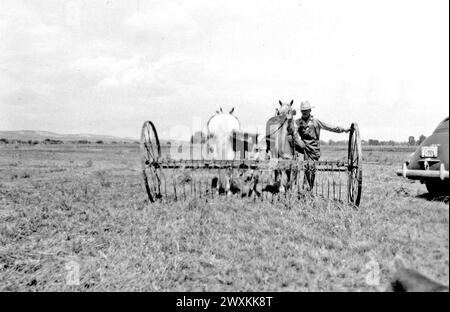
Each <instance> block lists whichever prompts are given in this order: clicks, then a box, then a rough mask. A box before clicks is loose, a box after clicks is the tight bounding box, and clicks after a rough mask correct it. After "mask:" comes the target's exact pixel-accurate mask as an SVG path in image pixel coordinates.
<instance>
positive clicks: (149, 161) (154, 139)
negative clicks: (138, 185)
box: [140, 121, 161, 202]
mask: <svg viewBox="0 0 450 312" xmlns="http://www.w3.org/2000/svg"><path fill="white" fill-rule="evenodd" d="M140 147H141V161H142V175H143V177H144V185H145V189H146V191H147V195H148V199H149V200H150V202H154V201H155V200H156V199H157V198H161V178H160V177H161V169H160V168H159V163H158V161H159V159H160V157H161V146H160V144H159V139H158V133H157V132H156V128H155V126H154V125H153V123H152V122H151V121H146V122H144V125H143V126H142V132H141V146H140Z"/></svg>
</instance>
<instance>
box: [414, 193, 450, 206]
mask: <svg viewBox="0 0 450 312" xmlns="http://www.w3.org/2000/svg"><path fill="white" fill-rule="evenodd" d="M416 198H421V199H425V200H428V201H439V202H443V203H445V204H448V202H449V195H442V194H430V193H423V194H420V195H417V196H416Z"/></svg>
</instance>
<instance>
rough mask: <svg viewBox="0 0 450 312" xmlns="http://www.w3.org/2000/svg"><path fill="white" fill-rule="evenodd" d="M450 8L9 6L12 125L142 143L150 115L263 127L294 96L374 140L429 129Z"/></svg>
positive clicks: (181, 134)
mask: <svg viewBox="0 0 450 312" xmlns="http://www.w3.org/2000/svg"><path fill="white" fill-rule="evenodd" d="M448 6H449V1H447V0H430V1H423V0H422V1H418V0H404V1H402V0H389V1H387V0H377V1H368V0H367V1H361V0H339V1H335V0H330V1H325V0H296V1H293V0H286V1H275V0H274V1H265V0H258V1H229V0H225V1H222V0H217V1H211V0H204V1H200V0H189V1H173V0H163V1H138V0H126V1H113V0H108V1H106V0H102V1H97V0H80V1H74V0H70V1H60V0H46V1H40V0H37V1H20V0H19V1H18V0H14V1H9V0H0V130H41V131H43V130H45V131H53V132H58V133H93V134H106V135H115V136H119V137H132V138H139V136H140V129H141V127H142V124H143V122H144V121H145V120H151V121H152V122H153V123H154V124H155V126H156V128H157V130H158V134H159V135H160V137H163V138H172V139H187V138H189V137H190V135H191V134H192V132H193V131H196V130H199V129H201V128H204V126H205V124H206V121H207V120H208V118H209V117H210V116H211V115H213V114H214V112H215V111H216V110H217V109H218V108H219V107H222V108H223V109H224V110H225V111H228V110H231V108H232V107H234V108H235V110H234V114H235V115H236V116H237V117H238V118H239V120H240V123H241V126H242V128H243V130H247V131H252V132H254V131H258V132H261V131H264V125H265V122H266V121H267V119H268V118H270V117H271V116H273V114H274V111H275V108H276V107H277V106H278V104H277V103H278V100H282V101H290V100H291V99H293V100H294V107H295V108H296V109H297V110H299V107H300V102H301V101H304V100H308V101H309V102H310V103H311V105H313V106H314V108H313V115H314V116H315V117H316V118H319V119H320V120H323V121H326V122H328V123H331V124H335V125H340V126H349V125H350V124H351V123H352V122H357V123H358V125H359V128H360V131H361V136H362V138H363V139H379V140H391V139H392V140H397V141H407V139H408V136H410V135H413V136H415V137H416V138H417V137H419V135H420V134H425V135H429V134H431V132H432V131H433V130H434V128H435V127H436V126H437V124H438V123H439V122H440V121H441V120H443V119H444V118H445V117H447V116H448V115H449V108H448V104H449V33H448V32H449V15H448V14H449V7H448ZM321 136H322V137H321V139H323V140H328V139H333V140H343V139H346V138H347V136H346V135H343V134H334V133H327V132H322V135H321Z"/></svg>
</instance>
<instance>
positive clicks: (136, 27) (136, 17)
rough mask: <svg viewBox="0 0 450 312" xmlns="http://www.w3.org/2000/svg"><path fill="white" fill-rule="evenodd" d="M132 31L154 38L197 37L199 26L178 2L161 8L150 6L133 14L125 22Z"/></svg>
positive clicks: (164, 3)
mask: <svg viewBox="0 0 450 312" xmlns="http://www.w3.org/2000/svg"><path fill="white" fill-rule="evenodd" d="M125 26H127V27H129V28H131V30H132V31H135V32H140V33H147V34H151V35H153V36H167V37H170V36H180V35H181V36H187V37H191V36H193V35H195V33H196V31H197V24H196V23H195V21H194V20H193V19H192V18H191V17H190V16H189V14H188V13H187V11H186V10H185V9H184V8H183V7H182V6H181V5H180V4H178V3H177V2H174V1H164V2H163V3H162V5H160V6H153V5H152V6H150V7H147V8H144V9H143V10H141V11H139V12H135V13H133V14H132V15H131V16H130V17H129V18H127V19H126V21H125Z"/></svg>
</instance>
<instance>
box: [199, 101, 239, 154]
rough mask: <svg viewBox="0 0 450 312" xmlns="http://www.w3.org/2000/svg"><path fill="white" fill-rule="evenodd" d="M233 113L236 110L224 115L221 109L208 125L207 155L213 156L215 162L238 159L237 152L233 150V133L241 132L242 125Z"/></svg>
mask: <svg viewBox="0 0 450 312" xmlns="http://www.w3.org/2000/svg"><path fill="white" fill-rule="evenodd" d="M233 112H234V108H233V109H232V110H231V111H230V112H229V113H224V112H223V110H222V108H220V110H218V111H216V114H215V115H214V116H212V117H211V118H210V119H209V120H208V123H207V124H206V128H207V135H206V138H207V146H208V152H207V153H208V156H209V155H210V154H211V158H212V159H214V160H233V159H235V158H236V152H235V151H234V150H233V133H235V132H238V131H240V129H241V124H240V122H239V120H238V119H237V117H236V116H234V115H233Z"/></svg>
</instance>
